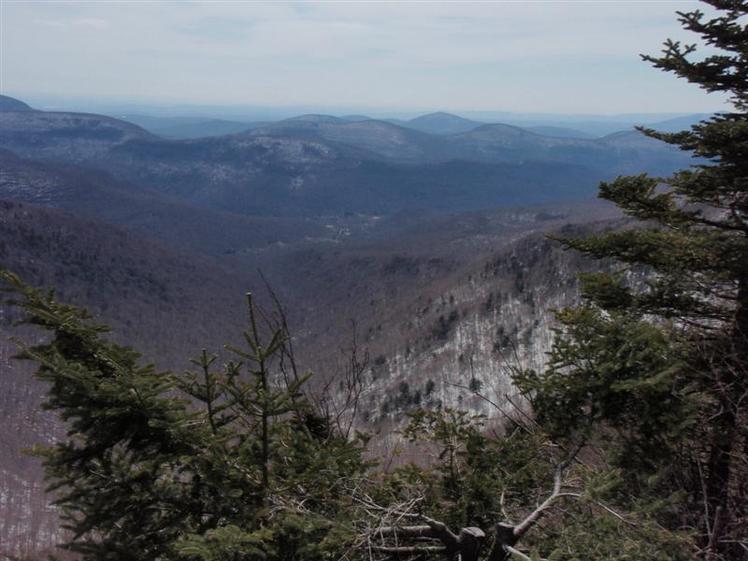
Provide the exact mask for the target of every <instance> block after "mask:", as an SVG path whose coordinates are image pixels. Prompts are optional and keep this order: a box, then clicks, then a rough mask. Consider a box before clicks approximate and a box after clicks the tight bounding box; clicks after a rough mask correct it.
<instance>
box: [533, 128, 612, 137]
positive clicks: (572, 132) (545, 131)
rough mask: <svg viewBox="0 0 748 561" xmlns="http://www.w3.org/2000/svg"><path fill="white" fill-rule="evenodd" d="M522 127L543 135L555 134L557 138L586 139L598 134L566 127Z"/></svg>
mask: <svg viewBox="0 0 748 561" xmlns="http://www.w3.org/2000/svg"><path fill="white" fill-rule="evenodd" d="M522 128H524V129H525V130H528V131H530V132H532V133H535V134H539V135H541V136H553V137H555V138H585V139H592V138H597V137H596V136H594V135H592V134H589V133H586V132H584V131H580V130H576V129H570V128H566V127H550V126H532V127H522Z"/></svg>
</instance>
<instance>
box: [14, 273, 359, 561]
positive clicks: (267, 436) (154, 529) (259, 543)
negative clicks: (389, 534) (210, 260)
mask: <svg viewBox="0 0 748 561" xmlns="http://www.w3.org/2000/svg"><path fill="white" fill-rule="evenodd" d="M0 280H2V281H4V284H5V287H6V291H8V292H10V293H11V294H12V295H14V296H15V298H14V299H13V300H12V301H11V302H12V304H14V305H15V306H17V307H19V308H20V309H21V310H22V311H23V313H24V316H23V319H22V322H23V323H26V324H30V325H33V326H35V327H38V328H41V329H42V333H41V334H40V337H41V341H42V342H41V343H39V344H35V345H28V346H26V345H24V344H23V343H20V342H19V344H21V345H22V348H23V350H22V352H21V353H20V355H19V358H21V359H27V360H32V361H34V362H36V363H37V364H38V365H39V369H38V371H37V377H38V378H39V379H40V380H42V381H44V382H46V383H48V384H49V391H48V394H47V399H46V402H45V407H46V408H48V409H51V410H54V411H56V412H58V413H59V414H60V416H61V418H62V420H63V421H65V423H66V426H67V428H68V432H67V437H66V438H65V439H63V440H62V441H60V442H58V443H56V444H54V445H52V446H50V447H48V448H41V449H39V450H37V453H38V454H39V455H41V456H42V457H43V459H44V463H45V468H46V476H47V480H48V482H49V489H50V491H52V492H54V494H55V495H56V503H55V504H56V505H57V507H58V509H59V512H60V514H61V517H62V521H63V523H64V526H65V528H66V529H67V530H68V532H69V533H68V538H69V539H68V541H67V542H66V543H65V544H64V547H65V548H67V549H68V550H71V551H74V552H77V553H79V554H81V555H82V558H83V559H88V560H92V561H93V560H96V561H101V560H112V561H129V560H132V561H136V560H137V561H147V560H154V561H155V560H179V561H219V560H220V561H224V560H226V561H228V560H232V561H233V560H252V559H262V560H266V561H272V560H277V561H282V560H291V559H305V560H308V561H314V560H315V559H327V558H329V557H330V556H332V555H336V554H338V553H340V552H341V551H344V550H345V548H346V547H347V546H348V540H350V539H351V535H352V534H351V531H350V528H351V527H352V521H351V520H350V517H349V510H347V508H348V502H349V500H350V498H349V497H346V496H345V495H343V496H341V494H340V485H341V482H342V481H347V480H349V479H351V478H354V477H358V476H360V475H361V474H362V473H363V472H364V471H365V470H366V468H367V466H368V464H367V463H366V462H365V461H364V460H363V458H362V447H361V446H360V445H359V444H358V443H357V442H355V441H351V440H349V439H348V438H346V436H345V435H343V434H340V433H339V432H338V431H336V430H335V429H334V427H333V424H332V423H331V422H329V420H328V419H326V418H325V417H324V416H322V415H320V414H319V413H318V412H317V411H315V410H314V408H313V407H312V406H311V405H310V403H309V402H308V401H307V400H306V399H305V397H304V393H303V386H304V384H305V382H306V381H307V379H308V375H306V376H298V378H296V379H293V380H289V381H288V382H285V381H281V380H279V379H278V376H276V375H275V374H276V373H274V371H273V365H274V364H275V361H277V358H278V356H279V354H280V352H281V349H282V347H283V345H284V344H285V343H286V340H287V332H286V330H285V329H284V328H282V327H277V326H276V325H275V324H274V323H273V322H272V321H265V322H264V323H263V324H262V325H260V323H259V322H260V320H259V319H258V317H263V318H267V317H268V316H266V315H261V314H258V311H257V308H256V306H255V304H254V302H253V301H252V299H251V297H250V299H249V301H248V315H249V328H248V329H247V331H246V332H245V333H244V334H243V335H244V342H245V345H243V346H242V347H236V348H235V347H227V351H228V352H229V353H231V354H232V355H233V357H235V360H229V361H228V362H226V363H224V364H223V365H220V366H219V365H218V363H217V357H216V356H215V355H211V354H210V353H208V352H207V351H203V352H202V353H201V354H200V355H199V356H198V358H197V359H195V360H194V361H193V364H194V365H195V367H196V369H195V371H188V372H185V373H173V372H159V371H157V370H156V368H155V367H154V366H153V365H143V364H141V357H140V355H139V354H138V353H137V352H135V351H133V350H132V349H130V348H127V347H122V346H119V345H116V344H114V343H112V342H111V341H110V340H109V339H108V338H107V337H106V332H107V331H108V329H107V328H106V327H105V326H102V325H99V324H96V323H94V322H93V321H92V318H91V317H90V316H89V314H88V313H87V312H85V311H84V310H81V309H79V308H77V307H75V306H70V305H66V304H61V303H59V302H57V300H56V299H55V298H54V295H53V294H52V293H47V292H43V291H40V290H37V289H34V288H31V287H28V286H26V285H24V284H23V283H22V282H21V281H20V279H19V278H18V277H17V276H15V275H13V274H11V273H9V272H3V271H0Z"/></svg>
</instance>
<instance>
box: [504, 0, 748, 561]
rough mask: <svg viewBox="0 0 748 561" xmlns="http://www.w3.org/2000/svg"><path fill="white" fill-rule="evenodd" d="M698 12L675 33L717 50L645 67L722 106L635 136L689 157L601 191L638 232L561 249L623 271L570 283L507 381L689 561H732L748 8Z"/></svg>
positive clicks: (741, 420)
mask: <svg viewBox="0 0 748 561" xmlns="http://www.w3.org/2000/svg"><path fill="white" fill-rule="evenodd" d="M706 4H709V5H710V7H711V8H713V9H715V10H716V15H715V16H712V17H709V18H707V17H706V16H705V14H704V13H702V12H701V11H693V12H687V13H679V16H680V22H681V23H682V25H683V26H684V28H685V29H687V30H689V31H692V32H694V33H696V34H698V35H699V36H700V37H701V39H702V40H703V42H704V43H705V44H706V45H708V46H709V48H710V49H711V50H713V51H714V52H715V54H709V55H708V56H706V57H705V58H702V59H697V60H695V59H694V57H695V54H696V52H697V47H696V46H695V45H683V44H681V43H679V42H674V41H667V42H666V43H665V47H664V50H663V52H662V54H661V56H644V57H643V58H644V60H645V61H647V62H649V63H651V64H653V65H654V66H655V67H656V68H659V69H662V70H664V71H666V72H671V73H673V74H675V75H676V76H678V77H680V78H684V79H686V80H688V81H689V82H692V83H694V84H697V85H698V86H700V87H701V88H703V89H704V90H706V91H707V92H719V93H721V94H727V95H728V96H729V100H730V104H731V110H730V111H726V112H724V113H719V114H716V115H714V116H713V117H712V118H710V119H709V120H707V121H703V122H701V123H699V124H697V125H695V126H693V127H692V128H691V129H690V130H687V131H684V132H680V133H674V134H667V133H661V132H657V131H654V130H651V129H641V130H642V132H643V133H644V134H646V135H647V136H649V137H652V138H656V139H659V140H661V141H664V142H666V143H668V144H672V145H675V146H678V147H680V148H681V149H683V150H687V151H690V152H692V153H693V155H694V157H695V158H697V159H696V160H695V162H694V165H693V166H692V167H691V168H690V169H687V170H684V171H681V172H679V173H676V174H674V175H673V176H671V177H668V178H659V177H650V176H648V175H645V174H642V175H637V176H633V177H619V178H618V179H616V180H615V181H612V182H610V183H603V184H602V185H601V188H600V196H601V197H602V198H603V199H607V200H609V201H612V202H613V203H615V204H616V205H617V206H618V207H619V208H620V209H621V210H622V211H623V212H624V213H625V214H627V215H628V216H630V217H633V218H634V219H636V220H637V221H639V222H638V224H637V225H636V226H635V227H626V228H624V229H620V230H616V231H609V232H607V233H602V234H600V235H594V236H591V237H586V238H579V237H577V238H562V242H563V243H564V244H565V245H566V246H567V247H568V248H572V249H575V250H578V251H581V252H583V253H585V254H587V255H590V256H592V257H595V258H600V259H611V260H613V261H614V262H617V263H618V264H619V265H620V266H619V268H618V269H617V270H616V271H615V272H612V273H610V272H609V273H603V272H601V273H596V274H590V275H586V276H583V278H582V281H583V283H582V284H583V296H584V297H585V303H584V304H583V305H582V306H581V307H580V308H576V309H571V310H566V311H564V312H562V313H561V314H560V319H561V320H562V322H563V324H564V330H562V334H561V336H560V337H559V339H558V340H557V343H556V345H555V348H554V350H553V352H552V354H551V362H550V366H549V368H548V370H547V371H545V372H543V373H524V374H522V375H520V376H518V379H517V381H518V383H519V384H520V385H521V387H522V388H523V389H524V390H526V391H527V392H528V394H529V395H530V396H531V399H532V401H533V404H534V406H535V410H536V414H537V415H538V417H539V419H540V420H541V422H543V423H545V425H546V426H547V427H549V428H550V430H552V431H553V432H554V433H555V434H557V435H566V436H570V435H572V434H575V435H580V434H581V435H583V436H585V437H587V438H588V439H590V441H592V440H595V438H596V439H597V442H604V444H603V447H604V448H605V449H606V450H607V451H608V453H609V454H610V455H609V459H610V460H611V461H612V462H613V463H614V465H616V466H618V467H620V468H621V469H623V470H624V476H625V478H626V480H627V482H628V486H627V491H628V492H629V495H630V496H629V499H630V503H634V502H635V501H636V500H644V499H648V500H649V501H650V504H654V503H655V502H658V501H659V504H660V507H661V510H660V511H659V512H660V520H661V521H662V522H663V523H664V524H667V525H670V526H671V527H691V528H693V530H694V531H695V532H696V533H697V534H698V542H699V548H700V555H703V556H705V557H706V558H710V559H717V558H719V555H722V556H724V558H725V559H737V558H739V555H741V554H742V553H744V552H743V550H742V549H741V548H744V547H745V543H743V544H742V545H741V544H740V543H738V542H739V541H740V540H743V541H744V540H745V537H746V533H747V532H746V528H748V506H747V505H748V483H747V482H748V450H747V449H746V447H747V445H748V435H747V434H746V428H747V427H748V378H747V375H748V26H746V17H747V16H748V2H746V1H744V0H707V1H706ZM710 52H711V51H710ZM679 491H680V492H681V493H680V494H678V492H679ZM683 492H685V494H683ZM668 500H670V501H671V502H670V503H668ZM663 501H664V502H663ZM665 504H668V506H664V505H665ZM741 552H742V553H741Z"/></svg>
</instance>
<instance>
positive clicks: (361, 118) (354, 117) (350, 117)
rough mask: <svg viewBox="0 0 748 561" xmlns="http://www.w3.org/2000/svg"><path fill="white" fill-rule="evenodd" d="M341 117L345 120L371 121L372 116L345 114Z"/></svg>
mask: <svg viewBox="0 0 748 561" xmlns="http://www.w3.org/2000/svg"><path fill="white" fill-rule="evenodd" d="M341 119H343V120H345V121H371V120H372V119H371V117H367V116H366V115H343V116H342V117H341Z"/></svg>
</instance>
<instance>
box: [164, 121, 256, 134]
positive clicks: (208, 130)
mask: <svg viewBox="0 0 748 561" xmlns="http://www.w3.org/2000/svg"><path fill="white" fill-rule="evenodd" d="M253 126H256V125H252V124H251V123H240V122H238V121H224V120H222V119H211V120H209V121H200V122H197V123H191V124H183V125H173V126H170V127H164V128H160V129H151V132H153V133H154V134H157V135H159V136H163V137H164V138H204V137H206V136H223V135H226V134H236V133H239V132H244V131H246V130H249V129H251V128H253Z"/></svg>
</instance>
